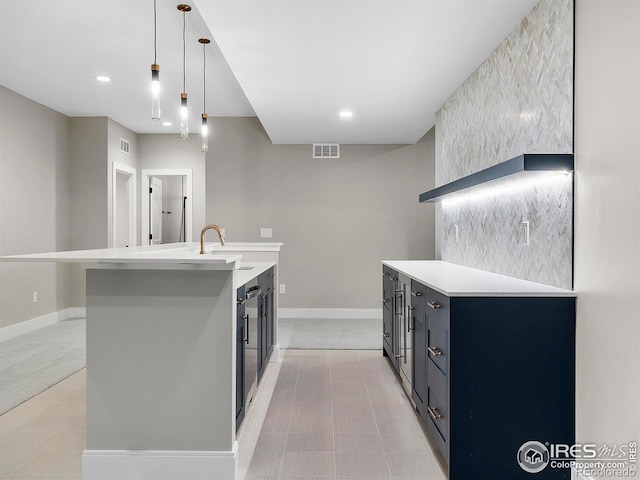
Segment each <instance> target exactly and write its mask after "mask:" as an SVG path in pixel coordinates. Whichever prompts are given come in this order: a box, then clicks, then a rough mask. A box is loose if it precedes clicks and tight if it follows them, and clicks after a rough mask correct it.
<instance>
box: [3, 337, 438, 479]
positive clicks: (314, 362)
mask: <svg viewBox="0 0 640 480" xmlns="http://www.w3.org/2000/svg"><path fill="white" fill-rule="evenodd" d="M280 355H281V358H282V361H281V362H280V363H271V364H270V365H269V368H268V369H267V371H266V373H265V375H264V376H263V378H262V381H261V383H260V388H259V390H258V393H257V394H256V397H255V398H254V401H253V404H252V406H251V409H250V410H249V413H248V415H247V417H246V418H245V421H244V423H243V425H242V428H241V430H240V432H239V438H238V444H239V450H238V474H237V479H238V480H329V479H331V480H346V479H348V478H351V479H352V480H355V479H354V477H357V478H358V479H359V480H382V479H394V480H400V479H402V480H427V479H428V480H444V478H445V476H444V475H443V473H442V470H441V468H440V466H439V464H438V462H437V460H436V458H435V457H434V455H433V453H432V451H431V449H430V447H429V445H428V443H427V441H426V438H425V435H424V433H423V431H422V428H421V426H420V424H419V421H418V418H417V416H416V415H415V413H414V410H413V408H412V407H411V405H410V403H409V401H408V399H407V398H406V396H405V394H404V391H403V390H402V387H401V386H400V384H399V382H398V380H397V379H396V377H395V375H394V374H393V372H392V371H391V369H390V368H389V365H388V363H387V361H386V359H384V358H383V357H382V354H381V352H380V351H379V350H378V351H362V350H359V351H356V350H350V351H337V350H283V351H281V353H280ZM85 391H86V376H85V371H84V370H82V371H80V372H78V373H76V374H74V375H72V376H71V377H69V378H68V379H66V380H64V381H62V382H60V383H59V384H57V385H54V386H53V387H51V388H50V389H48V390H46V391H45V392H43V393H41V394H40V395H37V396H36V397H34V398H32V399H31V400H29V401H27V402H25V403H23V404H22V405H20V406H18V407H16V408H14V409H13V410H10V411H9V412H7V413H5V414H4V415H2V416H0V480H44V479H48V480H54V479H58V480H79V479H81V477H82V475H81V456H82V451H83V450H84V448H85V442H86V440H85V438H86V426H85Z"/></svg>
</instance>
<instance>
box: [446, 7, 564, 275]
mask: <svg viewBox="0 0 640 480" xmlns="http://www.w3.org/2000/svg"><path fill="white" fill-rule="evenodd" d="M572 67H573V0H542V1H540V3H538V5H537V6H536V7H534V8H533V10H532V11H531V12H530V13H529V14H528V15H527V17H526V18H525V19H523V21H522V22H521V23H520V25H519V26H518V27H517V28H516V29H515V30H514V31H513V32H512V33H511V34H510V35H509V36H508V37H507V38H506V39H505V40H504V41H503V42H502V43H501V44H500V45H499V46H498V48H496V50H495V51H494V52H493V53H492V54H491V55H490V56H489V57H488V58H487V59H486V60H485V61H484V62H483V63H482V64H481V65H480V66H479V67H478V69H477V70H476V71H475V72H474V73H473V74H471V76H470V77H469V78H468V79H467V80H466V81H465V82H464V83H463V84H462V85H461V86H460V87H459V88H458V89H457V90H456V91H455V92H454V94H453V95H452V96H451V97H450V98H449V99H448V100H447V101H446V102H445V104H444V105H443V107H442V110H441V116H440V117H439V123H440V125H441V127H442V128H441V135H442V137H441V148H442V152H441V159H439V172H438V173H439V175H441V179H442V181H443V182H444V183H446V182H450V181H452V180H455V179H458V178H460V177H463V176H465V175H469V174H471V173H474V172H476V171H478V170H481V169H483V168H486V167H489V166H491V165H495V164H497V163H500V162H504V161H506V160H509V159H510V158H513V157H516V156H518V155H521V154H523V153H572V151H573V148H572V140H573V117H572V111H573V68H572ZM474 190H475V191H474V194H477V193H480V194H482V196H481V197H478V196H474V197H470V196H468V197H467V198H466V199H460V197H462V194H461V195H458V196H457V197H458V198H455V200H454V201H451V200H449V199H447V200H445V201H443V202H442V232H441V234H442V258H443V259H444V260H447V261H450V262H454V263H459V264H462V265H468V266H471V267H475V268H480V269H483V270H488V271H491V272H497V273H502V274H505V275H511V276H514V277H518V278H524V279H526V280H532V281H536V282H540V283H545V284H548V285H554V286H558V287H563V288H571V286H572V243H573V239H572V232H573V225H572V220H573V216H572V212H573V207H572V202H573V190H572V180H571V177H570V176H561V178H554V179H545V180H542V181H538V182H535V183H531V184H528V185H527V186H526V187H522V188H520V187H519V188H518V189H511V190H508V191H505V190H504V189H501V190H499V191H498V190H497V189H496V188H495V186H491V187H490V188H488V189H487V190H486V191H484V192H479V189H474ZM523 221H528V222H529V225H530V245H528V246H525V245H523V235H522V231H523V226H522V222H523ZM456 225H457V226H458V241H456V238H455V231H456V230H455V226H456Z"/></svg>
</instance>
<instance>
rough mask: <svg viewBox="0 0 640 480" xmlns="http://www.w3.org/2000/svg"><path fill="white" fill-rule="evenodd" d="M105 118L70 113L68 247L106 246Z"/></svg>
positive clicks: (106, 151) (106, 141) (106, 137)
mask: <svg viewBox="0 0 640 480" xmlns="http://www.w3.org/2000/svg"><path fill="white" fill-rule="evenodd" d="M108 120H109V119H108V118H107V117H71V118H70V123H71V130H70V134H71V191H70V193H71V199H72V201H71V231H72V232H73V236H72V238H71V242H70V246H71V250H84V249H88V248H107V239H108V237H107V212H108V208H107V199H108V196H107V188H108V175H107V173H108Z"/></svg>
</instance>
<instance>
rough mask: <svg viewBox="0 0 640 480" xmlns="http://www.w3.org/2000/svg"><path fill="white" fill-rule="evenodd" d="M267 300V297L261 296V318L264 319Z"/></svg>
mask: <svg viewBox="0 0 640 480" xmlns="http://www.w3.org/2000/svg"><path fill="white" fill-rule="evenodd" d="M268 298H269V296H268V295H263V296H262V305H261V308H262V316H263V317H266V316H267V302H268V301H269V300H268Z"/></svg>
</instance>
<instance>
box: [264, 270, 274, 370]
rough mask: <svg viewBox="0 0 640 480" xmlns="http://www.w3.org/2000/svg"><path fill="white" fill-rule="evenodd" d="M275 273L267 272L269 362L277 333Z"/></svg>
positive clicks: (272, 271)
mask: <svg viewBox="0 0 640 480" xmlns="http://www.w3.org/2000/svg"><path fill="white" fill-rule="evenodd" d="M274 307H275V271H274V269H273V268H271V269H270V270H268V271H267V306H266V310H267V361H268V360H269V358H271V354H272V353H273V338H274V331H275V308H274Z"/></svg>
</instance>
